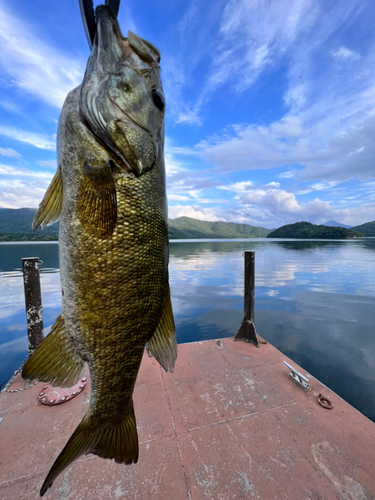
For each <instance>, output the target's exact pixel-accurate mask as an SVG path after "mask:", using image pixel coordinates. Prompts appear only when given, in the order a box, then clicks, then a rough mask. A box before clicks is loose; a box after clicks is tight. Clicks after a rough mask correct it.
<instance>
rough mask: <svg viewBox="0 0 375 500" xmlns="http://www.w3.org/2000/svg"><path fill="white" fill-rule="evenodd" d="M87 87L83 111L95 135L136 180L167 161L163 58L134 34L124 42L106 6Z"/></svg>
mask: <svg viewBox="0 0 375 500" xmlns="http://www.w3.org/2000/svg"><path fill="white" fill-rule="evenodd" d="M96 18H97V34H96V39H95V41H94V45H93V50H92V53H91V56H90V58H89V60H88V63H87V68H86V73H85V76H84V79H83V83H82V86H81V94H80V110H81V113H82V115H83V116H84V118H85V120H86V122H87V124H88V127H89V129H90V130H91V132H92V133H93V134H94V135H95V136H96V137H97V138H98V139H99V140H100V141H101V142H102V143H104V145H105V146H106V147H107V148H108V149H109V150H110V151H111V152H112V153H113V154H114V157H115V158H116V159H117V160H118V161H116V163H117V164H119V165H120V167H122V168H124V169H125V170H126V171H127V172H131V173H133V174H134V175H136V176H139V175H141V174H142V173H144V172H146V171H147V170H150V169H151V168H152V167H153V166H154V165H155V164H156V162H157V161H158V159H159V157H160V155H163V147H164V144H163V141H164V114H165V99H164V93H163V87H162V83H161V77H160V66H159V63H160V52H159V50H158V49H157V48H156V47H155V46H154V45H152V44H151V43H150V42H148V41H146V40H144V39H142V38H140V37H138V36H137V35H135V34H134V33H132V32H131V31H129V32H128V36H127V37H123V36H122V33H121V29H120V26H119V24H118V21H117V19H116V17H115V16H114V15H113V14H112V12H111V10H110V9H109V8H108V7H107V6H106V5H100V6H98V7H97V9H96Z"/></svg>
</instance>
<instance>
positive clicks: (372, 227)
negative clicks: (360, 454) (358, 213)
mask: <svg viewBox="0 0 375 500" xmlns="http://www.w3.org/2000/svg"><path fill="white" fill-rule="evenodd" d="M351 229H353V230H354V231H359V232H360V233H362V234H363V236H375V220H373V221H372V222H366V223H365V224H361V225H360V226H354V227H352V228H351Z"/></svg>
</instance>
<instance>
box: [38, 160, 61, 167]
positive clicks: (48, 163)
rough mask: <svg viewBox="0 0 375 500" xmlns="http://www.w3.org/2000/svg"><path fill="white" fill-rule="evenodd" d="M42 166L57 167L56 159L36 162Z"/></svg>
mask: <svg viewBox="0 0 375 500" xmlns="http://www.w3.org/2000/svg"><path fill="white" fill-rule="evenodd" d="M36 164H37V165H39V166H40V167H46V168H57V162H56V160H40V161H37V162H36Z"/></svg>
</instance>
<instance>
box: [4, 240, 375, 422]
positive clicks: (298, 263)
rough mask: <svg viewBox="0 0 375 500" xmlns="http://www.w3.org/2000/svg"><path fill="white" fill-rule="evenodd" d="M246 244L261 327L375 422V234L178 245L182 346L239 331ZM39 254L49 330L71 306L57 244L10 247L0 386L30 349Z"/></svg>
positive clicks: (174, 262) (174, 253)
mask: <svg viewBox="0 0 375 500" xmlns="http://www.w3.org/2000/svg"><path fill="white" fill-rule="evenodd" d="M245 250H252V251H255V252H256V254H255V263H256V279H255V281H256V291H255V293H256V296H255V297H256V299H255V324H256V329H257V331H258V333H259V334H260V335H262V336H263V337H264V338H266V339H267V340H268V341H269V342H271V344H273V345H274V346H275V347H277V348H278V349H279V350H281V351H282V352H284V353H285V354H286V355H287V356H289V357H290V358H291V359H293V360H294V361H295V362H296V363H298V364H299V365H301V366H302V367H303V368H305V369H306V370H307V371H308V372H310V373H311V374H312V375H314V376H315V377H317V378H318V379H319V380H321V381H322V382H323V383H324V384H326V385H327V386H329V387H330V388H331V389H333V390H334V391H335V392H337V393H338V394H339V395H340V396H341V397H343V398H344V399H345V400H346V401H348V402H349V403H350V404H352V405H353V406H355V407H356V408H357V409H358V410H360V411H361V412H363V413H364V414H365V415H367V416H368V417H369V418H371V419H372V420H374V421H375V272H374V269H375V238H361V239H358V240H347V241H337V240H330V241H329V240H324V241H322V240H319V241H317V240H303V241H301V240H235V241H233V240H232V241H228V240H225V241H223V240H221V241H218V240H209V241H207V240H206V241H202V240H200V241H191V240H190V241H181V240H180V241H178V242H171V245H170V282H171V292H172V302H173V309H174V313H175V320H176V327H177V340H178V342H179V343H183V342H192V341H196V340H207V339H215V338H221V337H227V336H233V335H234V334H235V333H236V331H237V329H238V327H239V325H240V322H241V319H242V316H243V292H242V290H243V287H244V285H243V255H242V254H243V252H244V251H245ZM31 256H37V257H39V258H40V259H41V260H43V265H42V266H41V273H42V274H41V285H42V295H43V297H42V300H43V307H44V325H45V327H46V332H48V331H49V329H50V327H51V325H52V324H53V322H54V320H55V318H56V316H58V315H59V314H60V312H61V291H60V276H59V263H58V246H57V243H49V242H48V243H47V242H46V243H19V244H14V243H12V244H10V243H9V244H7V243H3V244H0V297H1V299H0V383H1V382H2V381H3V380H5V379H7V378H8V377H10V376H11V375H12V373H13V371H14V370H16V369H17V368H18V367H19V366H20V364H21V363H22V361H23V359H24V358H25V356H26V355H27V336H26V319H25V310H24V295H23V282H22V274H21V258H22V257H31Z"/></svg>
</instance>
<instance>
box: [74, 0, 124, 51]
mask: <svg viewBox="0 0 375 500" xmlns="http://www.w3.org/2000/svg"><path fill="white" fill-rule="evenodd" d="M78 2H79V10H80V11H81V17H82V23H83V27H84V29H85V34H86V38H87V42H88V44H89V47H90V50H91V49H92V46H93V44H94V40H95V35H96V30H97V27H96V18H95V11H94V3H93V0H78ZM120 2H121V0H105V5H106V6H107V7H109V8H110V10H111V11H112V14H113V15H114V16H115V17H117V16H118V11H119V9H120Z"/></svg>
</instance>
